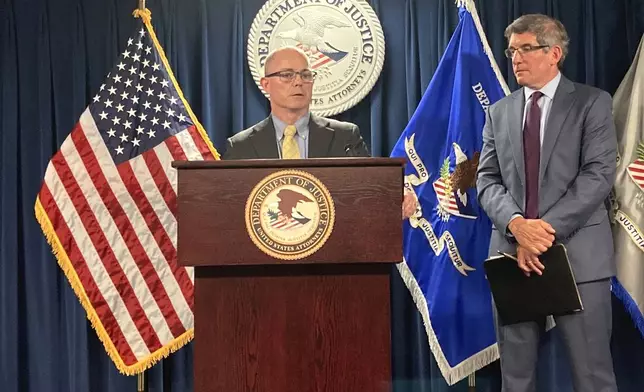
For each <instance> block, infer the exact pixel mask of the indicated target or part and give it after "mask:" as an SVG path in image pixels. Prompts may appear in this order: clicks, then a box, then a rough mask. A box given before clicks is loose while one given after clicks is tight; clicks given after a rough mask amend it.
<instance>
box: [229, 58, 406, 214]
mask: <svg viewBox="0 0 644 392" xmlns="http://www.w3.org/2000/svg"><path fill="white" fill-rule="evenodd" d="M314 80H315V72H314V71H312V70H311V69H310V63H309V58H308V56H307V55H306V54H305V53H304V52H303V51H302V50H300V49H298V48H296V47H293V46H285V47H282V48H279V49H276V50H274V51H273V52H271V53H270V54H269V55H268V57H267V58H266V62H265V63H264V77H263V78H262V79H261V81H260V82H261V85H262V88H263V89H264V91H266V92H267V93H268V94H269V97H270V98H269V102H270V105H271V114H270V115H269V116H268V117H267V118H266V119H264V120H262V121H261V122H259V123H257V124H255V125H253V126H252V127H250V128H248V129H245V130H243V131H241V132H239V133H238V134H236V135H234V136H232V137H230V138H229V139H228V140H227V143H226V151H225V153H224V155H223V159H271V158H273V159H278V158H281V159H306V158H332V157H368V156H369V149H368V148H367V145H366V143H365V142H364V140H363V138H362V136H361V135H360V129H359V128H358V126H357V125H355V124H352V123H349V122H343V121H337V120H333V119H329V118H324V117H320V116H316V115H315V114H312V113H311V112H310V105H311V98H312V95H313V82H314ZM415 209H416V199H415V198H414V196H413V195H412V194H411V193H405V194H404V199H403V219H404V218H408V217H410V216H411V215H412V214H413V213H414V210H415Z"/></svg>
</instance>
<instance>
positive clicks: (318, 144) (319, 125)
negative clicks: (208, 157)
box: [223, 114, 369, 159]
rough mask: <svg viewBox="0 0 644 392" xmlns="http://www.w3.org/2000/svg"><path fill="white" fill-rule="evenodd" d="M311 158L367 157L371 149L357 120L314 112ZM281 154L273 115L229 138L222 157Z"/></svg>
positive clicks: (251, 157)
mask: <svg viewBox="0 0 644 392" xmlns="http://www.w3.org/2000/svg"><path fill="white" fill-rule="evenodd" d="M308 142H309V155H308V157H309V158H330V157H346V156H354V157H358V156H359V157H368V156H369V150H368V149H367V145H366V144H365V142H364V140H363V139H362V136H361V135H360V130H359V129H358V126H357V125H355V124H351V123H348V122H342V121H336V120H332V119H329V118H324V117H320V116H316V115H314V114H311V117H310V120H309V140H308ZM270 158H279V151H278V150H277V141H276V139H275V127H274V125H273V120H272V118H271V116H268V118H266V119H264V120H263V121H261V122H260V123H258V124H255V125H254V126H252V127H250V128H248V129H245V130H243V131H241V132H239V133H238V134H236V135H235V136H232V137H230V138H229V139H228V141H227V147H226V152H225V153H224V156H223V159H270Z"/></svg>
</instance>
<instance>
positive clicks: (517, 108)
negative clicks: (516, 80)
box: [507, 88, 525, 187]
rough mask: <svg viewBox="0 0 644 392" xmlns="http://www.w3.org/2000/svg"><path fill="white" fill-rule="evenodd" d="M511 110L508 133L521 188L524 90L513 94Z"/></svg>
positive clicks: (523, 170)
mask: <svg viewBox="0 0 644 392" xmlns="http://www.w3.org/2000/svg"><path fill="white" fill-rule="evenodd" d="M509 104H510V108H509V110H508V117H507V121H508V132H509V134H510V144H511V145H512V155H514V163H515V164H516V166H517V171H518V172H519V178H520V179H521V186H523V187H525V163H524V160H523V124H522V120H523V108H524V106H525V98H524V92H523V88H521V89H519V90H517V91H515V92H514V93H512V100H511V101H510V103H509Z"/></svg>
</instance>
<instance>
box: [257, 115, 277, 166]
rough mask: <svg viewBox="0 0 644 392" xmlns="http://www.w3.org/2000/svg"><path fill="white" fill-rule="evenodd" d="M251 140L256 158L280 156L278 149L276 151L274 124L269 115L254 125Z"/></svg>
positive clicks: (275, 157)
mask: <svg viewBox="0 0 644 392" xmlns="http://www.w3.org/2000/svg"><path fill="white" fill-rule="evenodd" d="M251 140H252V143H253V148H255V153H256V154H257V158H266V159H277V158H279V157H280V156H279V151H277V141H276V138H275V126H274V125H273V120H272V119H271V117H270V116H269V117H268V118H266V119H265V120H264V121H262V122H260V123H259V124H257V125H256V126H255V128H254V129H253V135H252V138H251Z"/></svg>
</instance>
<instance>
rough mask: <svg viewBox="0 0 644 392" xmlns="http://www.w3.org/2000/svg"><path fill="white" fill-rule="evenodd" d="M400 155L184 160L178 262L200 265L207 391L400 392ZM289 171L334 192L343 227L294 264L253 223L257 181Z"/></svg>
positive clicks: (199, 386)
mask: <svg viewBox="0 0 644 392" xmlns="http://www.w3.org/2000/svg"><path fill="white" fill-rule="evenodd" d="M404 162H405V160H404V159H398V158H395V159H394V158H324V159H308V160H288V161H286V160H242V161H214V162H174V163H173V166H174V167H176V168H177V169H178V184H179V185H178V233H179V234H178V257H179V262H180V263H181V264H182V265H184V266H194V267H195V305H194V314H195V339H194V342H195V344H194V377H195V379H194V390H195V392H206V391H208V392H210V391H221V392H237V391H258V392H287V391H288V392H290V391H292V392H307V391H321V392H322V391H324V392H333V391H335V392H367V391H368V392H374V391H390V390H391V389H392V386H391V384H392V380H391V338H390V284H389V282H390V281H389V279H390V274H391V272H392V270H393V268H392V264H394V263H398V262H400V261H401V260H402V219H401V210H402V193H403V165H404ZM285 170H289V171H298V172H305V173H307V174H308V175H312V176H314V177H315V178H316V179H318V180H319V181H320V182H321V183H323V185H324V186H325V187H326V189H327V190H328V193H329V194H330V196H331V198H332V200H333V205H334V209H335V222H334V224H333V228H332V232H331V234H330V236H329V237H328V240H327V241H326V242H325V243H324V244H323V245H322V247H321V248H320V249H319V250H317V251H316V252H315V253H313V254H311V255H309V256H307V257H304V258H301V259H295V260H283V259H278V258H275V257H272V256H270V255H269V254H267V253H265V252H264V251H262V250H260V248H259V246H258V245H256V244H255V243H254V242H253V240H251V233H250V231H249V230H248V229H247V224H246V203H247V200H248V199H249V195H251V193H252V192H253V191H254V189H255V187H256V186H257V184H259V183H260V182H262V180H263V179H265V178H266V177H267V176H269V175H271V174H274V173H277V172H282V171H285Z"/></svg>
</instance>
